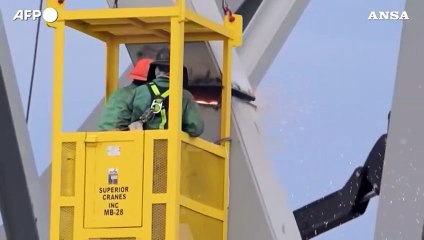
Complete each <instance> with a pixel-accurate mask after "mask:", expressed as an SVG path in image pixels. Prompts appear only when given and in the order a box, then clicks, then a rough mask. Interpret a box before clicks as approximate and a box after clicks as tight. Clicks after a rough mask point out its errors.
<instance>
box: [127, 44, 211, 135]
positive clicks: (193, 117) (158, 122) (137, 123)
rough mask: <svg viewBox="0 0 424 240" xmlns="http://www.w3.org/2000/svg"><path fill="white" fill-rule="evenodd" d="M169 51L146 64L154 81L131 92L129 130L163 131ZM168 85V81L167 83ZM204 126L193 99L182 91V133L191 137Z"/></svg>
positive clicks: (165, 119) (187, 92)
mask: <svg viewBox="0 0 424 240" xmlns="http://www.w3.org/2000/svg"><path fill="white" fill-rule="evenodd" d="M169 60H170V54H169V49H167V48H165V49H161V50H160V51H159V52H158V54H157V57H156V61H154V62H152V63H151V64H150V70H149V74H151V73H152V72H154V75H155V77H156V78H155V79H154V80H153V81H151V82H150V83H148V84H146V85H143V86H141V87H139V88H137V89H136V90H135V97H134V102H133V111H132V117H131V118H132V121H133V122H132V123H131V124H130V125H129V129H130V130H141V129H166V128H167V126H168V114H167V110H168V99H169V98H168V93H169V81H170V80H169ZM171 81H172V80H171ZM203 128H204V122H203V119H202V117H201V115H200V112H199V110H198V106H197V103H196V101H195V100H194V97H193V95H192V94H191V93H190V92H189V91H187V90H183V99H182V130H183V131H184V132H186V133H188V134H189V135H190V136H192V137H198V136H200V135H201V134H202V133H203Z"/></svg>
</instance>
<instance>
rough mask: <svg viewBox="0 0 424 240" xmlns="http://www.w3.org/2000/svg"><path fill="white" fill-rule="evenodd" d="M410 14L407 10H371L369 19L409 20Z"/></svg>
mask: <svg viewBox="0 0 424 240" xmlns="http://www.w3.org/2000/svg"><path fill="white" fill-rule="evenodd" d="M408 19H409V16H408V13H407V12H406V11H403V12H398V11H371V12H370V14H369V15H368V20H408Z"/></svg>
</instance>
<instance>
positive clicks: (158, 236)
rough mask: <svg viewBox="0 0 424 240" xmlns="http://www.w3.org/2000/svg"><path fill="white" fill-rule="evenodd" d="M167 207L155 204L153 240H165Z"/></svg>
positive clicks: (153, 210) (153, 209)
mask: <svg viewBox="0 0 424 240" xmlns="http://www.w3.org/2000/svg"><path fill="white" fill-rule="evenodd" d="M165 230H166V205H165V204H153V208H152V240H165Z"/></svg>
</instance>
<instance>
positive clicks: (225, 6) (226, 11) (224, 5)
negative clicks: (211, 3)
mask: <svg viewBox="0 0 424 240" xmlns="http://www.w3.org/2000/svg"><path fill="white" fill-rule="evenodd" d="M222 10H223V11H224V15H228V18H229V20H230V22H234V20H236V19H235V17H234V16H233V12H232V11H231V9H230V7H229V6H228V3H227V0H222Z"/></svg>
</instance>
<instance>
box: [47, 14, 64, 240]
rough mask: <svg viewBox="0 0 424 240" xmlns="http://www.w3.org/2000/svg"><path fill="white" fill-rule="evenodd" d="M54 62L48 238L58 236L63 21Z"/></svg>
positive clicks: (57, 28)
mask: <svg viewBox="0 0 424 240" xmlns="http://www.w3.org/2000/svg"><path fill="white" fill-rule="evenodd" d="M54 27H55V28H56V29H55V44H54V53H55V55H54V63H53V66H54V67H53V101H52V105H53V106H52V113H53V114H52V116H53V117H52V168H51V170H52V172H51V178H52V180H53V181H52V183H51V189H52V191H51V203H50V204H51V212H50V230H51V231H50V234H51V235H50V238H51V239H55V238H57V237H58V236H59V218H60V216H59V215H60V209H59V207H58V206H59V205H58V202H57V200H58V197H59V196H60V181H58V180H59V179H60V178H61V176H60V171H59V170H60V165H61V161H60V160H61V142H60V141H59V139H60V136H61V132H62V119H63V111H62V107H63V62H64V61H63V57H64V56H63V55H64V37H65V24H64V22H56V23H55V24H54Z"/></svg>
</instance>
